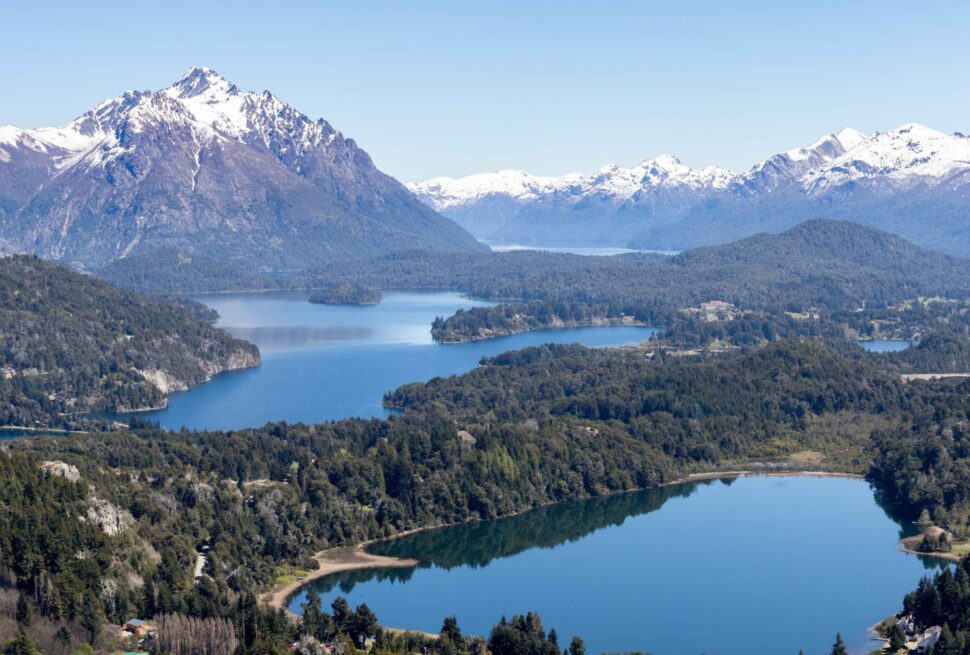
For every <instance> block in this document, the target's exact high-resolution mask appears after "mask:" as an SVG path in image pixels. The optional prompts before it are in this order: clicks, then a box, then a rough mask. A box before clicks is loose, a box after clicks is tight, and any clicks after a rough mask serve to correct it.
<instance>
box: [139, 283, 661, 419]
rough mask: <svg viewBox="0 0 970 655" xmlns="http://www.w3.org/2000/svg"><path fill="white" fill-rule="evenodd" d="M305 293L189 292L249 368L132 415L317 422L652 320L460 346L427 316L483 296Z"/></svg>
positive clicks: (615, 337) (640, 332) (635, 334)
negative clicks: (414, 385)
mask: <svg viewBox="0 0 970 655" xmlns="http://www.w3.org/2000/svg"><path fill="white" fill-rule="evenodd" d="M308 297H309V293H290V292H284V293H280V292H274V293H245V294H216V295H206V296H196V300H199V301H201V302H204V303H205V304H207V305H209V306H210V307H212V308H214V309H215V310H216V311H218V312H219V315H220V317H221V318H220V320H219V323H218V324H217V325H218V326H219V327H222V328H225V329H226V330H228V331H229V332H231V333H232V334H234V335H236V336H239V337H242V338H244V339H247V340H249V341H252V342H253V343H255V344H256V345H257V346H259V349H260V352H261V353H262V357H263V364H262V366H260V367H259V368H256V369H250V370H246V371H234V372H231V373H225V374H222V375H219V376H216V377H215V378H214V379H213V380H212V381H211V382H208V383H206V384H202V385H199V386H197V387H194V388H193V389H190V390H189V391H186V392H184V393H176V394H173V395H172V396H170V398H169V406H168V408H167V409H164V410H161V411H158V412H148V413H145V414H142V415H141V416H144V417H146V418H149V419H151V420H154V421H158V422H159V423H160V424H161V425H162V426H163V427H166V428H170V429H179V428H181V427H187V428H194V429H221V430H233V429H239V428H244V427H254V426H261V425H264V424H266V423H267V422H270V421H281V420H285V421H288V422H291V423H294V422H299V421H302V422H304V423H311V422H321V421H328V420H335V419H342V418H347V417H352V416H360V417H384V416H387V415H388V413H389V411H388V410H386V409H385V408H384V407H382V406H381V399H382V398H383V396H384V393H385V392H387V391H390V390H392V389H395V388H397V387H398V386H400V385H402V384H405V383H408V382H416V381H423V380H429V379H431V378H433V377H435V376H445V375H455V374H458V373H464V372H466V371H469V370H471V369H472V368H474V367H475V366H476V365H477V364H478V362H479V360H480V359H481V358H482V357H486V356H489V355H496V354H498V353H501V352H505V351H508V350H517V349H520V348H525V347H527V346H534V345H538V344H542V343H550V342H552V343H582V344H585V345H587V346H618V345H624V344H629V343H637V342H640V341H645V340H647V339H649V338H650V336H652V335H653V334H655V332H656V330H654V329H653V328H644V327H621V326H616V327H595V328H576V329H561V330H540V331H537V332H529V333H525V334H518V335H515V336H511V337H504V338H499V339H489V340H487V341H476V342H471V343H463V344H449V345H438V344H435V343H433V342H432V341H431V322H432V321H433V320H434V319H435V317H436V316H445V317H446V316H450V315H451V314H453V313H454V312H455V311H457V310H458V309H462V308H465V309H468V308H470V307H477V306H484V305H489V304H491V303H485V302H480V301H475V300H471V299H469V298H467V297H465V296H462V295H461V294H457V293H394V292H389V293H385V294H384V300H383V301H382V302H381V303H380V304H379V305H374V306H369V307H352V306H335V305H313V304H310V303H309V302H307V298H308Z"/></svg>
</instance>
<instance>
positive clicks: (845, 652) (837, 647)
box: [831, 633, 849, 655]
mask: <svg viewBox="0 0 970 655" xmlns="http://www.w3.org/2000/svg"><path fill="white" fill-rule="evenodd" d="M831 655H849V649H848V648H846V646H845V642H844V641H842V633H836V635H835V643H834V644H832V652H831Z"/></svg>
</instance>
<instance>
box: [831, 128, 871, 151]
mask: <svg viewBox="0 0 970 655" xmlns="http://www.w3.org/2000/svg"><path fill="white" fill-rule="evenodd" d="M833 136H835V138H836V139H838V141H839V143H841V144H842V145H843V146H844V147H845V149H846V150H852V149H853V148H855V147H856V146H857V145H859V144H860V143H862V142H863V141H865V140H866V139H868V138H869V137H868V136H866V135H865V134H863V133H862V132H860V131H859V130H857V129H855V128H852V127H843V128H842V129H841V130H839V131H838V132H836V133H835V134H834V135H833Z"/></svg>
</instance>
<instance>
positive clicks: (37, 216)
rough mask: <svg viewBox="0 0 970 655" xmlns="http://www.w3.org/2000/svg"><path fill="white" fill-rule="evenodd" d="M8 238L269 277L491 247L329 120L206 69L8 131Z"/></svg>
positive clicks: (2, 182) (58, 255)
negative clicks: (189, 259)
mask: <svg viewBox="0 0 970 655" xmlns="http://www.w3.org/2000/svg"><path fill="white" fill-rule="evenodd" d="M0 238H5V239H7V240H8V241H9V242H10V243H11V244H12V245H13V246H14V247H18V248H21V249H22V250H24V251H26V252H29V253H33V254H38V255H41V256H43V257H45V258H48V259H55V260H59V261H64V262H69V263H73V264H75V265H80V266H83V267H85V268H88V269H93V268H97V267H101V266H103V265H105V264H107V263H108V262H110V261H112V260H115V259H118V258H122V257H125V256H127V255H130V254H133V253H144V252H151V251H152V250H156V249H159V248H164V247H174V248H177V249H179V250H184V251H186V252H189V253H197V254H205V255H207V256H210V257H214V258H216V259H220V260H223V261H233V262H239V263H243V264H245V265H247V266H248V267H250V268H257V269H260V270H285V269H293V268H306V267H308V266H312V265H317V264H320V263H323V262H327V261H332V260H335V259H351V258H355V257H364V256H373V255H377V254H381V253H386V252H391V251H396V250H403V249H432V250H433V249H439V250H452V251H475V250H480V249H482V246H481V245H480V244H478V243H477V242H476V241H475V239H474V238H473V237H472V236H471V235H469V234H468V233H467V232H465V231H464V230H463V229H462V228H460V227H458V225H456V224H455V223H453V222H452V221H450V220H448V219H446V218H444V217H442V216H440V215H439V214H437V213H435V212H434V210H432V209H430V208H429V207H427V206H426V205H424V204H422V203H421V202H420V201H418V200H417V198H415V196H414V195H413V194H411V193H410V192H409V191H408V190H407V189H405V188H404V186H403V185H401V184H400V183H399V182H397V181H396V180H395V179H393V178H392V177H390V176H388V175H386V174H384V173H382V172H381V171H380V170H378V169H377V167H376V166H375V165H374V163H373V162H372V161H371V158H370V156H369V155H368V154H367V153H366V152H364V151H363V150H361V149H360V148H359V147H358V146H357V144H356V143H355V142H354V141H353V140H352V139H348V138H346V137H344V136H343V135H342V134H341V133H340V132H338V131H337V130H335V129H334V128H333V127H332V126H331V125H330V124H329V123H327V122H326V121H324V120H322V119H321V120H312V119H310V118H309V117H307V116H305V115H304V114H302V113H300V112H298V111H297V110H296V109H294V108H292V107H290V106H289V105H287V104H285V103H283V102H281V101H280V100H279V99H277V98H276V97H275V96H273V95H272V94H271V93H269V92H268V91H265V92H263V93H249V92H243V91H240V90H239V89H238V88H237V87H236V86H235V85H234V84H232V83H230V82H229V81H227V80H225V79H224V78H222V77H221V76H219V75H218V74H217V73H216V72H215V71H212V70H210V69H207V68H193V69H191V70H189V71H188V72H187V73H186V74H185V76H184V77H182V79H180V80H179V81H178V82H176V83H175V84H173V85H172V86H170V87H168V88H165V89H162V90H160V91H129V92H126V93H125V94H124V95H122V96H121V97H118V98H113V99H110V100H106V101H104V102H102V103H100V104H99V105H97V106H96V107H94V108H93V109H91V110H90V111H88V112H87V113H86V114H84V115H83V116H81V117H79V118H78V119H76V120H75V121H73V122H72V123H69V124H68V125H65V126H63V127H60V128H40V129H34V130H19V129H17V128H14V127H12V126H5V127H3V128H0Z"/></svg>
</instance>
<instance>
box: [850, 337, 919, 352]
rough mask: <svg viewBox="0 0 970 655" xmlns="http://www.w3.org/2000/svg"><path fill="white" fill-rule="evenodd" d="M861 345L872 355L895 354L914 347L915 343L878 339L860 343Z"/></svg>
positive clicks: (902, 340) (903, 340)
mask: <svg viewBox="0 0 970 655" xmlns="http://www.w3.org/2000/svg"><path fill="white" fill-rule="evenodd" d="M859 345H860V346H862V347H863V348H864V349H865V350H868V351H869V352H872V353H895V352H899V351H901V350H906V349H907V348H909V347H910V346H911V345H913V342H912V341H907V340H905V339H883V340H879V339H876V340H872V341H860V342H859Z"/></svg>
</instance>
